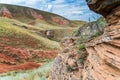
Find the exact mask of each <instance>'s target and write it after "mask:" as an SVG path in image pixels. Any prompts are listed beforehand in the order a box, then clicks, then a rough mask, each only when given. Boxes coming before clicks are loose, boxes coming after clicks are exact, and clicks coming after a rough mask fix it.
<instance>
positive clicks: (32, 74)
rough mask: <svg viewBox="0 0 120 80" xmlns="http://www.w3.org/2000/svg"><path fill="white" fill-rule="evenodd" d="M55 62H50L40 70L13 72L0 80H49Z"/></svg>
mask: <svg viewBox="0 0 120 80" xmlns="http://www.w3.org/2000/svg"><path fill="white" fill-rule="evenodd" d="M52 64H53V62H48V63H46V64H44V65H43V66H41V67H40V68H38V69H34V70H29V71H13V72H8V73H4V74H1V75H0V80H48V77H49V74H50V70H51V67H52Z"/></svg>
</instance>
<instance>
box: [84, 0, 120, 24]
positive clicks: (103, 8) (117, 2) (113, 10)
mask: <svg viewBox="0 0 120 80" xmlns="http://www.w3.org/2000/svg"><path fill="white" fill-rule="evenodd" d="M86 1H87V3H88V6H89V7H90V9H91V10H93V11H95V12H97V13H99V14H102V15H103V16H104V17H105V18H106V19H107V21H108V23H109V24H110V25H115V24H118V23H119V22H120V21H119V20H120V0H86Z"/></svg>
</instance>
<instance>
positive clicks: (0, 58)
mask: <svg viewBox="0 0 120 80" xmlns="http://www.w3.org/2000/svg"><path fill="white" fill-rule="evenodd" d="M57 54H58V51H54V50H53V51H52V50H49V51H42V50H29V49H23V48H14V47H12V46H7V45H4V44H1V43H0V73H4V72H8V71H14V70H30V69H33V68H38V67H39V66H40V65H39V64H38V63H40V60H42V59H48V60H49V59H53V58H55V57H56V55H57Z"/></svg>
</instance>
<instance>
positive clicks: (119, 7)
mask: <svg viewBox="0 0 120 80" xmlns="http://www.w3.org/2000/svg"><path fill="white" fill-rule="evenodd" d="M87 1H88V5H89V7H90V8H91V9H92V10H94V11H95V12H97V13H100V14H102V15H103V16H105V17H106V19H107V21H108V23H109V24H110V25H109V26H107V27H106V28H105V30H104V34H103V35H102V36H100V37H97V38H95V39H93V40H91V41H89V42H88V43H86V50H87V52H88V54H89V55H88V57H87V60H86V62H85V65H84V69H83V72H82V73H83V74H82V75H83V80H120V54H119V53H120V0H92V2H89V0H87Z"/></svg>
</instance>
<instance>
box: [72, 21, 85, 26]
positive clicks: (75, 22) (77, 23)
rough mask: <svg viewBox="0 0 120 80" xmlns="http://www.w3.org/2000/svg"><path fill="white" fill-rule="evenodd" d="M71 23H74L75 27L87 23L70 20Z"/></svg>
mask: <svg viewBox="0 0 120 80" xmlns="http://www.w3.org/2000/svg"><path fill="white" fill-rule="evenodd" d="M71 21H72V23H74V24H75V25H76V26H80V25H84V24H86V23H87V22H85V21H80V20H71Z"/></svg>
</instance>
